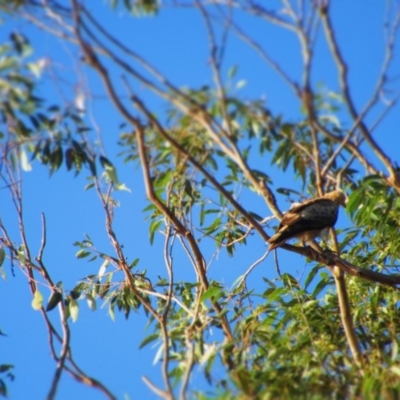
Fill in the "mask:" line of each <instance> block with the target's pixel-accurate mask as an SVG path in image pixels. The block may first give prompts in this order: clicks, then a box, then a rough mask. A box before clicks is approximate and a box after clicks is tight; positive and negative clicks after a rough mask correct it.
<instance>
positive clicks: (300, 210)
mask: <svg viewBox="0 0 400 400" xmlns="http://www.w3.org/2000/svg"><path fill="white" fill-rule="evenodd" d="M345 204H346V196H345V194H344V193H343V192H342V191H340V190H335V191H333V192H329V193H327V194H325V195H324V196H322V197H319V198H315V199H309V200H306V201H304V202H303V203H296V204H294V205H292V207H291V208H290V210H289V211H287V212H286V213H285V215H284V216H283V218H282V220H281V222H280V224H279V226H278V229H277V231H276V233H275V235H273V236H272V237H271V238H270V239H269V241H268V242H269V244H270V247H269V251H271V250H273V249H275V248H276V247H278V246H280V245H281V244H283V243H285V242H286V241H287V240H289V239H292V238H298V239H301V240H302V241H303V243H305V242H308V241H311V240H313V239H315V238H316V237H318V236H323V235H324V233H325V232H327V231H328V229H329V228H331V227H333V226H334V225H335V223H336V221H337V217H338V213H339V205H342V206H343V207H345Z"/></svg>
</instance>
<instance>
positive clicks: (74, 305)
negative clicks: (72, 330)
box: [68, 297, 79, 322]
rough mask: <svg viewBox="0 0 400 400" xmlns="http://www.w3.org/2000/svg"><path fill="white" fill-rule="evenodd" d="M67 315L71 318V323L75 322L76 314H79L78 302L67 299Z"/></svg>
mask: <svg viewBox="0 0 400 400" xmlns="http://www.w3.org/2000/svg"><path fill="white" fill-rule="evenodd" d="M68 309H69V315H70V316H71V319H72V322H76V320H77V319H78V314H79V306H78V302H77V301H76V300H74V299H73V298H72V297H70V298H69V305H68Z"/></svg>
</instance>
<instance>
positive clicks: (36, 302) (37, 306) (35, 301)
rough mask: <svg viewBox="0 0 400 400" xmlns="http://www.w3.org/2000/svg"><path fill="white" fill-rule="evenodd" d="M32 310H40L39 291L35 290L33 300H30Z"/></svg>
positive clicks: (41, 302) (41, 300) (41, 299)
mask: <svg viewBox="0 0 400 400" xmlns="http://www.w3.org/2000/svg"><path fill="white" fill-rule="evenodd" d="M31 304H32V308H33V309H34V310H36V311H37V310H40V309H41V308H42V305H43V296H42V294H41V293H40V292H39V290H37V289H36V291H35V294H34V295H33V300H32V303H31Z"/></svg>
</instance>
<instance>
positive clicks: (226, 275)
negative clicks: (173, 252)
mask: <svg viewBox="0 0 400 400" xmlns="http://www.w3.org/2000/svg"><path fill="white" fill-rule="evenodd" d="M87 3H89V2H87ZM104 3H105V2H96V7H95V14H96V15H97V17H98V18H99V19H100V20H101V21H102V22H103V24H104V26H105V27H106V28H107V29H109V30H111V31H112V32H113V34H114V35H116V36H118V37H119V38H120V39H121V40H123V41H124V42H125V43H127V44H129V45H130V46H131V47H132V48H133V49H134V50H135V51H137V52H138V53H139V54H141V55H143V56H144V57H145V58H147V59H148V60H149V61H150V62H151V63H153V64H154V65H155V66H157V67H158V68H159V69H160V70H161V71H162V72H163V73H164V74H165V75H166V76H167V77H168V78H169V79H171V81H173V82H174V83H175V84H176V85H177V86H194V87H201V85H204V84H212V75H211V71H210V68H209V63H208V58H209V55H208V44H207V41H206V32H205V28H204V24H203V22H202V20H201V18H200V16H199V14H198V12H196V11H194V10H189V9H178V10H176V9H171V8H169V9H167V10H162V11H161V13H160V14H159V15H158V16H157V17H150V18H141V19H136V18H133V17H131V16H129V15H128V14H127V13H126V12H124V11H123V10H122V9H120V10H119V11H115V12H111V11H110V10H109V8H108V7H107V6H106V5H105V4H104ZM384 3H385V2H382V1H380V0H367V1H364V2H349V1H347V2H345V1H343V0H338V1H335V2H334V6H333V20H334V25H335V28H336V29H337V32H338V39H339V43H340V44H341V46H342V50H343V54H344V56H345V58H346V60H347V61H348V64H349V66H350V83H351V88H352V92H353V93H354V95H355V99H356V104H357V106H358V107H359V108H360V107H361V106H362V105H363V104H365V102H366V100H367V99H368V96H369V95H370V93H371V91H372V89H373V87H374V84H375V80H376V77H377V75H378V73H379V70H380V66H381V63H382V58H383V50H382V49H383V46H382V43H383V34H382V29H381V27H382V20H383V10H384ZM239 20H240V21H241V22H242V23H243V26H244V27H245V28H246V29H247V30H248V32H249V33H250V34H251V35H253V36H254V37H257V40H258V41H260V43H262V44H263V45H264V46H265V48H266V49H267V50H268V51H269V52H271V54H272V55H273V56H274V57H275V58H276V60H277V61H279V62H280V63H281V64H282V65H283V66H284V68H285V69H286V70H287V71H288V72H289V73H290V74H291V75H292V76H293V77H294V78H296V80H298V79H299V77H300V73H301V64H300V54H299V50H298V46H297V43H296V41H295V39H294V38H293V36H292V35H290V34H288V33H286V32H284V31H282V30H281V29H280V28H276V27H271V26H266V25H265V24H263V23H260V22H255V21H254V19H253V18H250V17H240V18H239ZM12 30H17V31H19V32H21V33H25V34H26V35H27V36H28V37H29V38H30V39H31V41H32V44H33V47H34V49H35V53H34V56H33V57H34V58H35V57H37V58H42V57H44V58H47V59H48V60H49V62H50V68H49V70H48V72H47V74H46V75H45V76H44V79H43V82H42V83H41V86H40V94H41V96H42V97H44V98H45V99H49V102H50V103H51V102H54V103H61V104H67V103H68V102H73V100H74V97H75V94H76V90H77V89H78V88H80V87H83V88H84V90H85V91H86V94H87V99H88V102H87V107H88V111H89V113H90V114H89V115H88V118H93V120H95V122H96V124H97V126H99V127H100V129H101V133H102V136H103V139H104V144H105V147H106V149H107V154H108V156H109V157H110V158H111V159H112V160H113V162H115V163H116V164H117V165H118V166H120V169H119V170H118V172H119V178H120V181H122V182H124V183H126V184H127V186H128V187H129V188H131V192H130V193H127V192H120V193H117V194H116V196H115V197H116V198H117V199H118V200H119V201H120V202H121V206H120V207H119V208H118V209H117V210H116V220H115V229H116V231H117V233H118V236H119V238H120V240H121V242H122V243H123V244H124V247H125V251H126V254H127V255H128V257H129V259H130V260H133V259H135V258H137V257H139V258H140V260H141V263H140V265H139V269H144V268H147V269H148V270H149V273H150V275H151V276H153V277H156V276H157V275H158V274H161V275H163V276H165V275H166V273H165V269H164V263H163V257H162V252H161V246H162V239H161V238H160V237H156V240H155V243H154V245H153V247H152V248H150V247H149V245H148V242H147V237H148V236H147V235H148V233H147V232H148V222H147V221H144V217H145V216H144V215H143V214H142V212H141V211H142V209H143V208H144V207H145V195H144V191H143V184H142V176H141V171H140V170H139V169H135V168H134V167H133V165H132V164H130V165H129V166H123V165H122V163H121V162H118V161H117V160H118V159H117V158H116V155H117V154H118V152H119V151H120V148H119V147H117V146H116V141H117V138H118V134H119V130H118V126H119V124H120V123H121V122H123V120H122V118H121V117H120V116H119V115H118V114H116V113H115V112H114V110H113V108H112V107H111V106H110V103H109V102H108V100H107V98H106V96H105V93H104V90H103V88H102V86H101V84H100V82H99V80H98V78H97V77H95V76H94V75H93V72H92V71H90V70H88V69H87V68H86V67H84V66H83V65H82V64H81V63H80V61H79V53H78V51H77V50H76V48H74V47H72V46H69V45H66V44H65V43H64V42H63V41H62V40H60V39H56V38H54V37H51V36H50V35H48V34H45V33H44V32H42V31H39V30H37V29H34V28H32V27H31V26H29V25H28V24H27V22H25V21H21V20H17V19H14V20H8V19H7V20H6V22H5V23H4V25H3V26H2V28H1V32H0V39H1V40H2V41H3V40H4V39H5V38H6V37H7V36H8V34H9V32H11V31H12ZM398 39H399V38H398ZM233 65H237V66H238V67H239V70H238V74H237V80H241V79H244V80H246V82H247V85H246V86H245V87H244V88H243V89H241V90H240V91H239V92H238V94H239V95H240V96H242V97H243V98H247V99H256V98H260V97H264V98H265V99H266V104H267V106H268V107H269V108H270V109H271V110H272V111H273V112H274V113H282V115H283V116H284V118H287V119H292V120H293V121H295V120H296V118H298V117H299V113H300V111H299V103H298V101H297V100H296V99H295V98H294V96H293V94H292V93H291V91H290V90H289V89H288V88H287V86H286V85H285V84H284V83H283V82H282V81H281V80H280V78H279V77H278V76H277V75H276V74H275V73H274V72H273V71H271V70H270V69H269V68H268V67H267V66H266V65H265V63H263V62H262V61H261V60H260V58H259V56H258V55H256V54H255V53H254V51H252V50H250V49H249V48H248V47H247V46H246V45H244V44H243V43H241V42H240V41H238V40H237V39H236V38H234V37H233V36H231V37H230V38H229V40H228V48H227V53H226V59H225V64H224V68H225V71H227V70H228V69H229V67H231V66H233ZM394 65H395V67H396V68H397V69H398V70H399V71H400V68H399V67H400V63H399V57H398V56H397V59H396V63H395V64H394ZM111 72H112V73H115V74H118V72H117V71H114V70H112V71H111ZM313 72H314V75H313V82H314V83H318V82H322V83H324V84H325V85H326V86H327V87H329V88H330V89H331V90H334V91H336V90H337V89H338V84H337V80H336V76H337V75H336V71H335V69H334V67H333V63H332V61H331V58H330V56H329V53H328V52H327V49H326V46H325V44H324V41H323V40H322V38H318V39H317V59H316V64H315V68H314V70H313ZM135 89H136V90H138V94H139V95H140V96H143V97H144V98H145V99H146V100H148V101H149V104H151V105H152V107H153V108H154V110H156V111H157V112H158V113H159V115H162V113H163V112H164V111H165V106H164V105H163V104H162V102H160V101H159V100H157V99H155V98H154V97H153V96H151V95H149V94H148V92H147V91H146V90H145V88H143V87H141V86H140V85H138V86H137V87H136V88H135ZM399 119H400V110H399V109H398V107H397V110H395V111H393V112H392V113H391V114H390V116H389V117H388V118H387V120H386V121H385V123H383V124H382V125H381V127H380V128H379V129H378V130H377V132H376V135H377V137H379V138H380V139H381V140H382V143H383V145H384V149H385V150H386V151H387V152H388V153H389V155H390V156H391V157H393V158H394V159H396V158H397V159H398V160H399V156H398V154H399V150H398V149H399V148H400V147H399V146H400V135H399V132H398V130H399V128H398V127H399V122H400V121H399ZM253 165H254V167H255V168H257V169H264V170H266V172H267V173H268V174H271V177H272V179H274V180H275V187H279V186H284V187H292V188H294V189H298V188H299V184H298V183H295V182H294V181H293V176H291V175H290V174H278V173H277V172H276V171H275V170H274V169H273V168H271V166H270V163H269V160H260V159H255V160H253ZM85 175H86V174H85V172H83V173H82V174H81V175H80V176H78V177H77V178H75V177H74V176H73V174H71V173H67V172H66V171H65V167H64V166H63V167H62V168H61V170H60V171H58V172H57V173H55V174H54V176H52V177H51V178H49V173H48V170H47V169H46V168H44V167H42V166H41V165H39V164H38V163H34V164H33V171H32V172H29V173H25V174H24V206H25V218H26V229H27V232H28V239H29V242H30V243H31V248H32V250H33V252H34V253H36V252H37V250H38V248H39V244H40V239H41V221H40V213H41V212H44V213H45V214H46V218H47V228H48V244H47V249H46V252H45V257H44V261H45V263H46V265H47V267H48V269H49V272H50V274H51V276H52V277H53V279H54V281H63V283H64V287H65V288H66V289H72V287H73V286H74V285H75V283H76V282H77V281H78V280H79V279H82V278H84V277H85V276H86V275H89V274H94V273H97V272H98V270H99V268H100V264H101V262H100V261H95V262H93V263H87V262H86V261H84V260H83V261H82V260H81V261H80V260H77V259H76V258H75V253H76V251H77V248H75V247H73V246H72V243H74V242H75V241H77V240H82V239H83V238H84V236H83V235H84V233H87V234H88V235H89V236H90V237H91V238H92V240H93V241H94V242H95V243H96V246H97V247H98V248H99V249H104V250H106V249H110V245H109V243H108V240H107V237H106V233H105V230H104V216H103V213H102V210H101V206H100V203H99V201H98V200H97V197H96V195H95V193H94V191H84V190H83V187H84V186H85V185H86V183H87V182H86V176H85ZM279 201H280V204H281V205H282V208H285V204H286V203H285V202H284V199H283V198H280V199H279ZM241 202H242V204H243V205H245V206H246V207H247V208H249V209H251V210H253V211H255V212H257V213H259V214H260V215H262V216H268V215H270V212H269V211H268V210H267V209H266V207H265V206H264V204H263V202H262V201H261V200H260V199H257V198H256V197H255V196H254V195H252V194H244V195H243V197H242V198H241ZM0 214H1V218H2V219H3V222H4V223H5V225H6V226H7V227H8V228H9V230H10V232H11V233H12V235H13V238H14V239H15V240H16V241H17V240H18V236H17V235H18V230H17V224H16V219H15V214H14V211H13V208H12V205H11V202H10V201H9V198H8V194H7V192H6V191H5V190H4V189H2V191H1V192H0ZM349 223H350V222H349V219H348V218H347V217H346V216H345V215H344V213H343V212H342V216H341V219H340V221H339V224H338V226H339V227H346V226H348V225H349ZM214 250H215V249H214V248H207V249H206V253H207V254H208V256H211V254H212V253H213V251H214ZM264 250H265V244H264V243H262V242H261V241H260V240H259V239H255V240H252V241H251V250H250V249H247V250H246V248H241V249H240V251H238V253H237V255H235V257H234V258H227V257H226V256H225V255H223V254H221V255H220V256H219V257H218V258H217V259H216V261H215V262H214V264H213V266H212V270H211V273H212V276H213V277H215V278H216V279H218V280H219V281H221V282H222V283H224V284H226V285H228V286H229V285H230V284H231V283H232V282H233V281H234V280H235V279H236V278H237V277H238V276H239V275H241V274H242V273H243V272H244V271H245V269H246V268H247V266H248V265H250V264H251V263H252V262H253V261H254V260H255V259H257V258H258V257H259V256H261V255H262V253H263V252H264ZM280 261H281V268H282V270H283V271H284V272H290V273H292V274H293V275H295V276H297V277H299V276H301V274H302V272H303V270H304V269H305V268H306V263H305V260H304V259H303V258H300V257H297V256H296V257H294V256H288V255H287V254H285V252H283V251H280ZM181 262H182V266H181V267H179V273H180V274H181V275H180V276H178V277H177V279H178V280H179V279H190V278H191V277H192V272H191V267H190V266H189V265H188V263H187V261H186V259H184V258H182V260H181ZM4 269H5V271H6V274H7V279H6V280H5V281H2V282H0V328H1V330H2V331H3V332H4V333H5V334H7V337H0V348H1V359H0V363H10V364H14V365H15V370H14V373H15V375H16V380H15V382H13V383H9V385H8V387H9V391H10V397H11V399H28V398H29V399H43V398H44V397H45V395H46V394H47V392H48V389H49V385H50V382H51V379H52V377H53V373H54V369H55V363H54V361H53V360H51V357H50V353H49V347H48V343H47V333H46V329H45V325H44V322H43V320H42V317H41V316H40V314H39V313H38V312H34V311H33V310H32V307H31V300H32V299H31V294H30V292H29V288H28V284H27V280H26V277H25V276H24V274H23V272H22V271H20V270H18V269H17V268H16V269H15V277H13V276H12V273H11V271H10V266H9V265H5V266H4ZM262 276H269V277H275V271H274V268H273V259H272V257H270V258H269V259H268V260H267V261H266V262H264V263H263V265H262V266H260V267H259V268H258V269H257V270H256V271H255V272H254V274H253V275H252V276H251V278H250V280H249V286H251V285H253V287H254V288H255V289H256V290H262V286H260V283H259V282H260V277H262ZM42 293H43V294H44V296H45V297H46V296H47V295H48V294H49V291H48V289H47V288H43V289H42ZM57 313H58V311H57V310H54V311H52V312H51V313H50V314H49V315H50V316H51V318H53V319H54V321H56V320H57V318H58V315H57ZM146 323H147V320H146V318H145V317H144V316H143V315H142V314H133V313H132V314H131V316H130V318H129V320H127V321H126V320H125V319H124V317H123V315H119V314H117V316H116V322H113V321H112V320H111V318H110V317H109V316H108V312H107V307H105V308H101V307H100V304H98V310H97V311H96V312H92V311H90V310H89V309H88V307H87V306H86V304H85V301H84V300H82V301H81V302H80V315H79V319H78V321H77V322H76V323H74V324H71V331H72V348H73V352H74V355H75V358H76V361H77V362H78V364H79V365H80V366H81V367H82V369H83V370H84V371H86V372H87V373H88V374H89V375H91V376H93V377H95V378H96V379H99V380H100V381H102V382H103V383H104V384H105V385H106V386H107V387H108V388H109V389H110V390H111V391H112V392H113V393H114V394H115V395H116V396H117V398H121V399H122V398H127V399H144V398H146V399H150V398H156V396H155V395H153V394H152V393H151V392H150V391H149V389H148V388H147V387H146V386H145V385H144V383H143V382H142V381H141V376H142V375H146V376H148V377H150V378H151V379H152V380H153V381H154V382H155V383H156V384H157V383H159V384H161V379H160V368H159V365H156V366H154V365H153V360H154V357H155V355H156V352H157V349H158V348H157V347H156V348H152V347H151V346H149V347H146V348H145V349H143V350H140V351H139V350H138V346H139V343H140V342H141V340H142V339H143V337H144V336H145V335H146V331H145V327H146ZM150 333H151V331H147V334H150ZM192 385H193V388H197V389H199V388H201V387H203V386H202V385H204V382H203V381H202V380H201V379H194V380H193V381H192ZM124 396H126V397H124ZM57 398H58V399H59V400H69V399H71V398H80V399H83V398H84V399H87V400H95V399H101V398H103V396H102V395H101V394H100V393H98V392H97V391H95V390H92V389H88V388H86V387H85V386H83V385H80V384H77V383H76V382H75V381H73V380H72V379H71V378H69V376H68V375H67V374H64V375H63V378H62V382H61V385H60V387H59V395H58V397H57Z"/></svg>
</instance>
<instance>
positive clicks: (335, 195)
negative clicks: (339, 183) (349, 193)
mask: <svg viewBox="0 0 400 400" xmlns="http://www.w3.org/2000/svg"><path fill="white" fill-rule="evenodd" d="M322 197H323V198H324V199H329V200H332V201H333V202H334V203H336V204H337V205H341V206H343V207H346V202H347V197H346V195H345V194H344V192H342V191H341V190H334V191H333V192H329V193H327V194H325V195H324V196H322Z"/></svg>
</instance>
